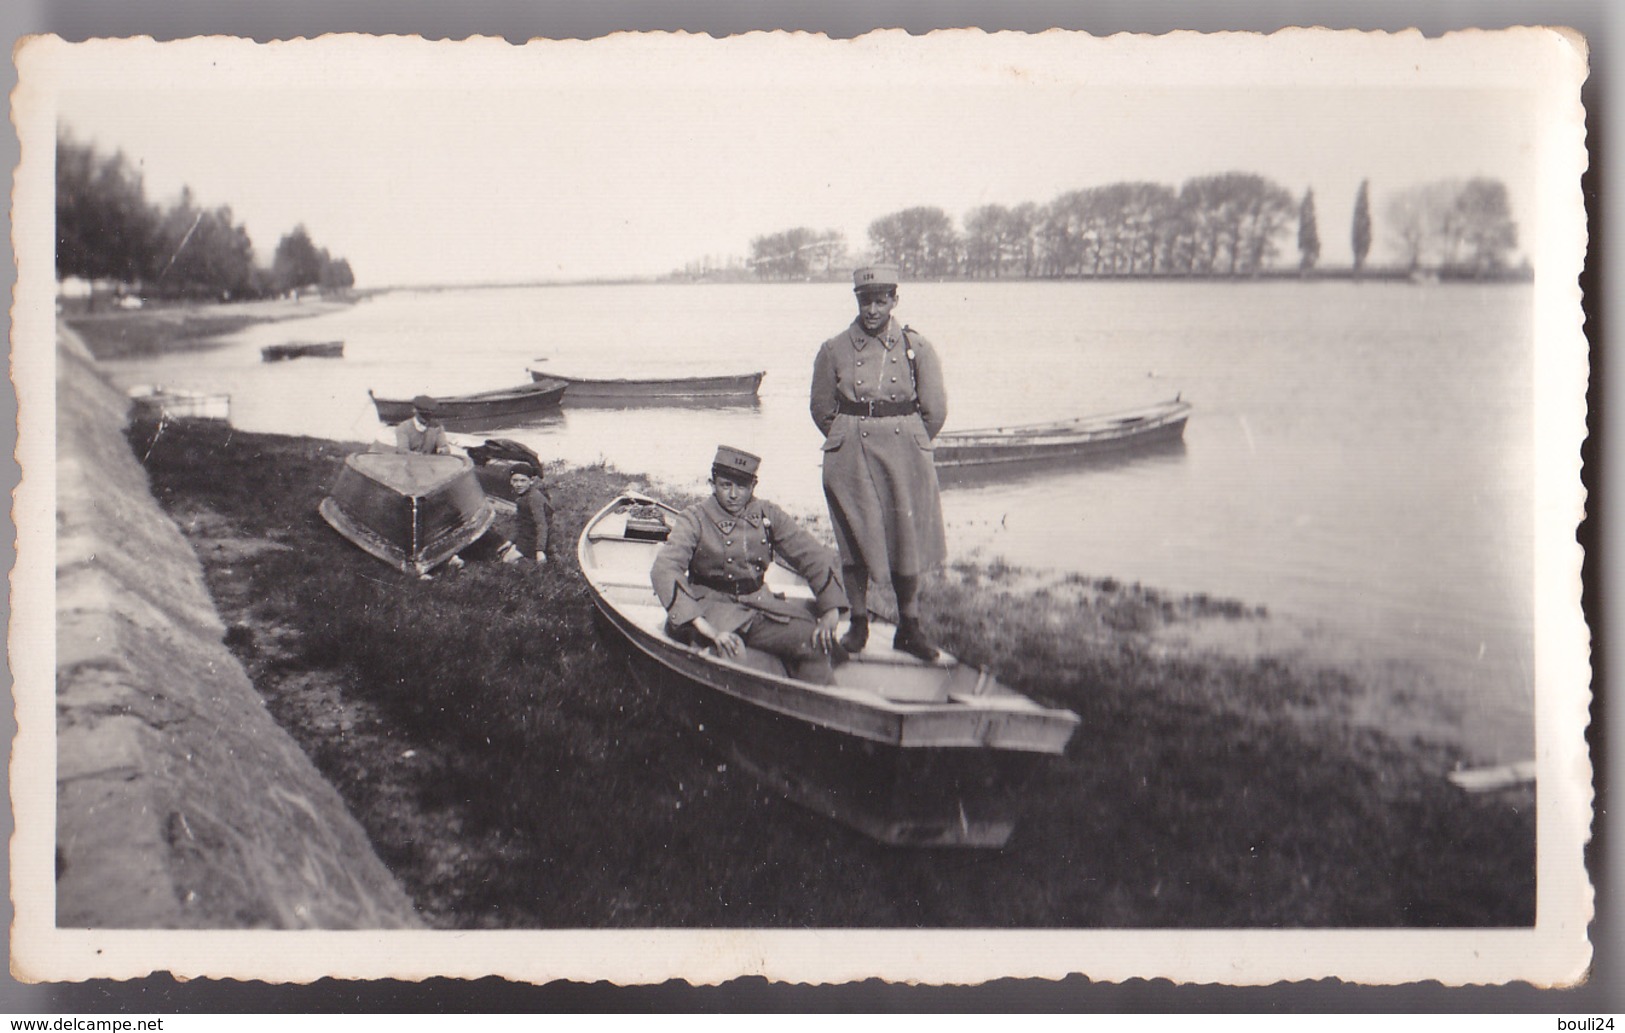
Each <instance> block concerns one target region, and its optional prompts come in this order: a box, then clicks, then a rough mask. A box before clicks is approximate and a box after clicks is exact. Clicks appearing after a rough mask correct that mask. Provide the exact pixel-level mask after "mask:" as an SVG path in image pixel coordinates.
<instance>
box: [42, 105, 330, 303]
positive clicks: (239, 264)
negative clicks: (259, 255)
mask: <svg viewBox="0 0 1625 1033" xmlns="http://www.w3.org/2000/svg"><path fill="white" fill-rule="evenodd" d="M56 237H57V240H56V245H57V247H56V273H57V277H58V278H59V279H66V278H68V277H78V278H81V279H84V280H88V281H91V282H92V283H95V282H96V281H109V280H111V281H114V282H115V283H116V284H117V285H118V287H117V289H118V290H119V291H121V292H122V291H126V290H130V291H134V292H136V293H137V294H139V295H143V296H146V297H148V298H167V299H193V300H209V301H231V300H235V299H240V298H249V297H262V296H265V295H267V294H274V293H277V292H279V291H282V290H287V289H289V288H290V287H301V288H302V287H310V286H317V285H320V286H322V287H324V288H348V287H351V286H354V284H355V275H354V273H353V272H352V271H351V269H350V264H349V263H348V262H346V261H345V260H344V259H342V258H341V259H334V258H332V256H330V255H329V254H328V253H327V250H326V249H325V248H317V247H316V246H315V244H314V243H313V242H312V241H311V239H310V234H309V233H308V232H306V230H305V228H304V227H303V226H300V227H299V228H298V229H297V230H295V231H294V232H293V233H291V234H289V235H288V236H287V237H285V238H283V243H282V245H280V246H279V247H278V249H277V257H276V260H275V262H274V265H273V268H271V269H265V268H262V267H261V266H259V265H258V264H256V262H255V258H254V243H253V241H252V240H251V239H250V238H249V235H248V230H247V229H246V228H244V227H243V226H242V225H240V224H238V223H237V222H236V221H235V220H234V218H233V216H232V211H231V209H230V208H229V207H227V206H224V205H222V206H220V207H218V208H209V209H205V208H203V207H201V206H200V205H198V203H197V201H196V199H195V197H194V196H193V194H192V191H191V189H190V188H189V187H183V188H182V189H181V193H180V196H179V197H178V198H177V199H176V201H175V202H174V203H173V204H172V205H170V206H169V207H167V208H161V207H159V206H158V205H154V204H151V203H149V202H148V201H147V198H146V189H145V185H144V184H143V183H142V180H141V176H140V174H139V173H138V172H136V171H135V169H134V168H133V167H132V166H131V164H130V162H129V161H128V160H127V159H126V158H125V157H124V155H123V154H122V153H115V154H114V155H113V156H112V157H103V156H101V155H100V154H98V153H97V152H96V150H95V148H93V147H91V146H90V145H88V144H81V143H79V142H77V141H76V140H74V139H73V137H72V135H71V134H69V133H67V132H62V133H59V134H58V135H57V141H56ZM92 301H93V302H94V294H93V295H92Z"/></svg>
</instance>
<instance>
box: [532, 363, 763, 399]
mask: <svg viewBox="0 0 1625 1033" xmlns="http://www.w3.org/2000/svg"><path fill="white" fill-rule="evenodd" d="M765 375H766V372H765V371H762V372H757V373H738V374H733V375H729V376H715V377H642V378H615V379H592V378H587V377H568V376H564V375H563V374H555V373H543V372H542V371H541V370H535V369H533V370H531V371H530V376H531V379H532V380H536V381H542V380H562V381H564V382H565V383H566V384H568V385H569V386H570V391H569V395H568V397H569V399H570V401H571V403H572V404H573V403H575V402H616V403H621V404H626V403H632V402H649V403H659V402H665V401H677V402H700V401H719V402H720V401H750V400H751V399H754V398H755V397H756V393H757V391H758V390H759V389H760V388H761V386H762V377H763V376H765Z"/></svg>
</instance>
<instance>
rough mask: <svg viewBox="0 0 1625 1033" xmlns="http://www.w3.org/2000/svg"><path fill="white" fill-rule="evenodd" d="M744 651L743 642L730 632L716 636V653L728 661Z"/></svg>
mask: <svg viewBox="0 0 1625 1033" xmlns="http://www.w3.org/2000/svg"><path fill="white" fill-rule="evenodd" d="M744 651H745V640H744V639H742V638H740V637H739V636H738V635H737V634H735V633H734V632H732V631H724V632H723V633H722V634H721V635H718V636H717V652H719V653H721V654H722V655H723V656H726V657H728V658H730V659H732V658H733V657H737V656H738V655H739V654H740V653H743V652H744Z"/></svg>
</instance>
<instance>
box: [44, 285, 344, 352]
mask: <svg viewBox="0 0 1625 1033" xmlns="http://www.w3.org/2000/svg"><path fill="white" fill-rule="evenodd" d="M351 304H352V302H350V301H345V300H331V301H329V300H316V299H307V300H305V301H285V300H279V301H240V302H233V303H230V304H219V305H214V304H209V305H169V306H162V307H155V308H147V309H139V310H136V311H130V312H126V311H120V310H112V311H106V312H96V313H80V314H77V315H71V316H63V317H62V319H63V321H64V322H66V323H67V324H68V326H70V327H72V328H73V329H74V331H76V332H77V333H78V334H79V336H80V337H82V338H84V341H85V346H86V347H87V348H89V349H90V354H91V355H93V356H95V357H96V358H98V359H103V360H106V359H142V358H150V357H152V356H155V355H164V354H168V353H171V352H177V351H187V350H190V349H194V348H206V347H212V346H213V345H215V344H216V343H217V342H218V340H219V339H220V338H222V337H226V336H229V335H230V334H234V333H236V332H237V331H239V330H242V329H243V328H244V327H248V326H253V325H254V324H256V323H271V322H280V321H282V320H292V319H305V318H310V317H312V316H321V315H326V314H327V313H329V312H335V311H338V310H340V309H343V308H347V307H348V306H349V305H351Z"/></svg>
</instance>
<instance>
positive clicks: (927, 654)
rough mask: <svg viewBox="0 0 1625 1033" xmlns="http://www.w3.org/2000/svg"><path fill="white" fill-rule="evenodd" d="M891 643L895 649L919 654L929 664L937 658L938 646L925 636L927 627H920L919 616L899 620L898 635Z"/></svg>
mask: <svg viewBox="0 0 1625 1033" xmlns="http://www.w3.org/2000/svg"><path fill="white" fill-rule="evenodd" d="M891 644H892V648H893V649H896V650H898V651H900V652H904V653H907V654H908V655H910V656H917V657H919V658H920V659H921V660H924V661H925V662H926V663H928V664H929V663H933V662H934V661H935V660H936V659H937V647H936V646H933V645H932V644H931V640H930V639H928V638H926V637H925V629H924V628H922V627H920V622H919V620H918V618H913V617H903V618H901V619H900V620H898V622H897V636H896V637H895V638H893V639H892V643H891Z"/></svg>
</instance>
